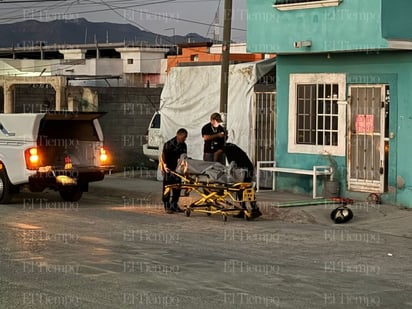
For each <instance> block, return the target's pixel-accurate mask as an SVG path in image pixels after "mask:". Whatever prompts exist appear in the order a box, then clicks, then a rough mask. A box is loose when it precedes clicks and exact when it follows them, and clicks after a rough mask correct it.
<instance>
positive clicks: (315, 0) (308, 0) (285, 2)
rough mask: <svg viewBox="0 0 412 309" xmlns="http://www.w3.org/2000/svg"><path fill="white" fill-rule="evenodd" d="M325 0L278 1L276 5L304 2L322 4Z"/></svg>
mask: <svg viewBox="0 0 412 309" xmlns="http://www.w3.org/2000/svg"><path fill="white" fill-rule="evenodd" d="M322 1H325V0H276V1H275V5H278V4H291V3H302V2H322Z"/></svg>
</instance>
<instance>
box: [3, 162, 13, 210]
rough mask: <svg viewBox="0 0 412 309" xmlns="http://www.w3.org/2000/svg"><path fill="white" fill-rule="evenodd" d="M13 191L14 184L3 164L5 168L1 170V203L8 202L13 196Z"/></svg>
mask: <svg viewBox="0 0 412 309" xmlns="http://www.w3.org/2000/svg"><path fill="white" fill-rule="evenodd" d="M0 164H2V163H0ZM12 193H13V185H12V184H11V183H10V180H9V177H8V176H7V172H6V170H5V169H4V166H3V168H2V169H1V170H0V204H8V203H9V202H10V201H11V199H12V197H13V194H12Z"/></svg>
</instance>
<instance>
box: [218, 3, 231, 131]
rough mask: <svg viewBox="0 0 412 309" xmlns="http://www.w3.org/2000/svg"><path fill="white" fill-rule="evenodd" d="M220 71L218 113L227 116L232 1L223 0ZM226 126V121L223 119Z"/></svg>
mask: <svg viewBox="0 0 412 309" xmlns="http://www.w3.org/2000/svg"><path fill="white" fill-rule="evenodd" d="M223 18H224V19H223V42H222V70H221V77H220V78H221V79H220V112H221V113H223V114H224V115H225V118H226V115H227V110H228V108H227V96H228V87H229V56H230V32H231V28H232V0H225V7H224V17H223ZM225 122H226V125H227V119H225Z"/></svg>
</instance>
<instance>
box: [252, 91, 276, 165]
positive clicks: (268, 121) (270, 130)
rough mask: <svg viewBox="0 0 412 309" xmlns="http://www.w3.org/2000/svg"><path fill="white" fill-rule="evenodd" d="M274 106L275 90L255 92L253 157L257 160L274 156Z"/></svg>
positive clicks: (268, 159)
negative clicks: (254, 143) (254, 142)
mask: <svg viewBox="0 0 412 309" xmlns="http://www.w3.org/2000/svg"><path fill="white" fill-rule="evenodd" d="M275 106H276V92H255V112H256V117H255V119H256V123H255V128H256V134H255V138H256V139H255V140H256V145H255V157H254V158H253V159H254V160H253V161H254V164H256V162H257V161H270V160H274V158H275V147H274V143H275V119H276V118H275V116H276V113H275Z"/></svg>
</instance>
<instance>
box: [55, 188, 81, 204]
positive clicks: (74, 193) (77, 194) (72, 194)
mask: <svg viewBox="0 0 412 309" xmlns="http://www.w3.org/2000/svg"><path fill="white" fill-rule="evenodd" d="M59 193H60V197H61V198H62V199H63V200H64V201H66V202H77V201H78V200H80V199H81V197H82V195H83V191H80V190H79V189H76V188H74V189H69V190H62V191H59Z"/></svg>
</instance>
